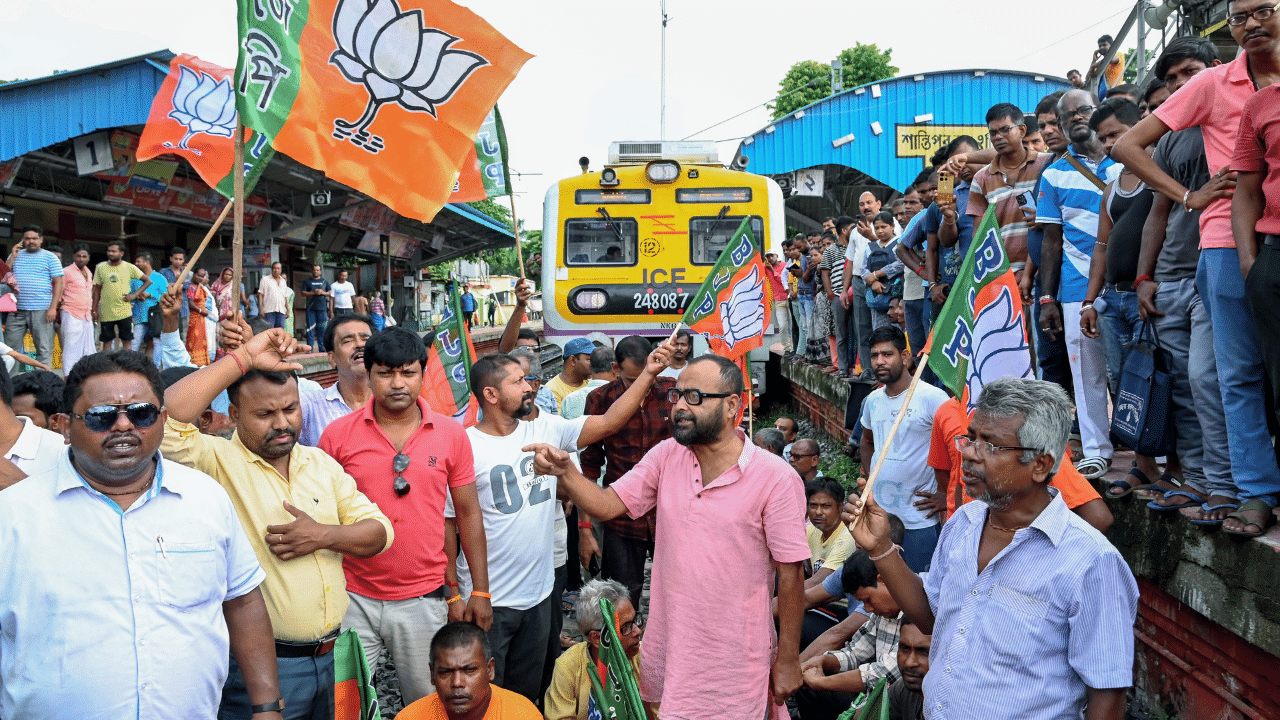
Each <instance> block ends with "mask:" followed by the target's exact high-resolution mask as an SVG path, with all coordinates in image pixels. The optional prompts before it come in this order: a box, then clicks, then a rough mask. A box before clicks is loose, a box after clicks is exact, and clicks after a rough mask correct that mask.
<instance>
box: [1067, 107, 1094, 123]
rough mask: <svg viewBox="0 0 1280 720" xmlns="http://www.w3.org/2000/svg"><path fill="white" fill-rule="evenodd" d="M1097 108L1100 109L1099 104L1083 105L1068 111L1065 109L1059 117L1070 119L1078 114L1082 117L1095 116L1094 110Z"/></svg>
mask: <svg viewBox="0 0 1280 720" xmlns="http://www.w3.org/2000/svg"><path fill="white" fill-rule="evenodd" d="M1097 109H1098V106H1097V105H1081V106H1080V107H1078V108H1076V109H1075V110H1067V111H1065V112H1063V113H1061V114H1060V115H1059V118H1060V119H1061V120H1070V119H1071V118H1073V117H1076V116H1079V117H1082V118H1087V117H1092V116H1093V111H1094V110H1097ZM1061 120H1060V121H1061Z"/></svg>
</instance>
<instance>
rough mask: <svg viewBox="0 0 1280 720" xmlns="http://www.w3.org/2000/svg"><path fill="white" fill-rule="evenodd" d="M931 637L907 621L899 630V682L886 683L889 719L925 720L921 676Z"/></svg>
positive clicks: (925, 671)
mask: <svg viewBox="0 0 1280 720" xmlns="http://www.w3.org/2000/svg"><path fill="white" fill-rule="evenodd" d="M932 644H933V636H932V635H926V634H924V633H923V632H921V630H920V628H918V627H916V626H915V624H914V623H911V622H908V621H907V620H903V621H902V628H901V630H899V632H898V673H899V674H900V675H901V676H902V678H901V679H900V680H898V682H896V683H894V684H892V685H890V686H889V720H924V690H923V688H924V676H925V675H926V674H928V672H929V649H930V646H931V645H932Z"/></svg>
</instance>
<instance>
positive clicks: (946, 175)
mask: <svg viewBox="0 0 1280 720" xmlns="http://www.w3.org/2000/svg"><path fill="white" fill-rule="evenodd" d="M937 199H938V200H947V201H949V202H955V199H956V176H955V175H953V174H952V173H951V171H950V170H939V171H938V195H937Z"/></svg>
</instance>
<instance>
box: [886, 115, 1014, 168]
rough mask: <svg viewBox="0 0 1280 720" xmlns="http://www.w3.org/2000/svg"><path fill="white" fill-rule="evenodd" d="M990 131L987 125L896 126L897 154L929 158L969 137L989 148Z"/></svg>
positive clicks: (925, 159) (927, 159) (981, 145)
mask: <svg viewBox="0 0 1280 720" xmlns="http://www.w3.org/2000/svg"><path fill="white" fill-rule="evenodd" d="M989 134H990V133H989V131H988V129H987V126H986V125H934V124H929V125H902V124H898V125H894V148H895V150H896V152H895V154H896V155H897V157H900V158H913V157H918V158H924V162H925V163H928V162H929V157H930V156H931V155H933V154H934V153H935V152H937V151H938V150H939V149H941V148H943V147H945V146H946V144H947V143H949V142H951V141H952V140H954V139H956V138H958V137H960V136H961V135H969V136H971V137H973V138H974V139H975V140H977V141H978V146H979V147H983V148H985V147H988V146H989V143H988V140H989V138H988V135H989Z"/></svg>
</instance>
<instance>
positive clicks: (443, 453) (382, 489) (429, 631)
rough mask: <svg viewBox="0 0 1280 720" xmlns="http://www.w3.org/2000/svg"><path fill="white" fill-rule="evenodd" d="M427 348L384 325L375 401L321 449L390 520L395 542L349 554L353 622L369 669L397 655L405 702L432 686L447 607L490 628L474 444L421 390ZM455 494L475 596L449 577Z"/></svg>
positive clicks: (367, 357)
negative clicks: (449, 510) (370, 552)
mask: <svg viewBox="0 0 1280 720" xmlns="http://www.w3.org/2000/svg"><path fill="white" fill-rule="evenodd" d="M426 362H427V348H426V346H425V345H423V343H422V340H421V339H420V338H419V337H418V336H417V335H416V334H415V333H412V332H409V331H408V330H405V329H403V328H399V327H391V328H387V329H385V330H383V331H381V332H379V333H376V334H375V335H374V336H373V337H371V338H370V339H369V341H368V343H367V344H366V345H365V347H364V366H365V369H366V370H367V371H368V372H369V385H370V389H371V391H372V392H373V399H372V400H371V401H370V402H369V403H368V404H367V405H365V406H364V407H363V408H360V409H358V410H355V411H353V412H352V413H351V414H349V415H344V416H343V417H340V418H338V419H337V420H334V421H333V422H331V423H329V427H327V428H325V431H324V434H323V435H321V436H320V449H321V450H324V451H325V452H327V453H329V454H330V455H332V456H333V457H334V459H336V460H337V461H338V462H339V463H341V464H342V466H343V468H345V469H346V471H347V472H348V473H350V474H351V476H352V477H354V478H355V480H356V487H358V488H359V489H360V491H361V492H363V493H364V494H365V495H366V496H368V497H369V499H370V500H373V501H374V502H376V503H377V504H378V507H379V508H381V509H382V511H383V512H384V513H386V515H387V517H388V518H390V519H391V523H392V526H393V527H394V528H395V529H396V532H397V537H396V542H395V543H394V544H392V546H391V547H390V548H389V549H388V550H387V551H386V552H384V553H382V554H381V555H379V556H377V557H373V558H367V559H356V558H352V557H347V558H346V559H345V560H344V562H343V569H344V570H345V571H346V576H347V594H348V595H350V596H351V606H350V608H349V609H348V610H347V615H346V618H345V619H344V620H343V625H344V626H345V627H350V628H355V630H356V632H357V633H358V634H359V635H360V642H361V643H362V644H363V645H364V651H365V655H366V657H367V658H368V660H369V666H370V667H377V663H378V660H379V658H380V657H381V656H382V653H383V650H386V651H387V652H389V653H391V660H392V662H394V663H395V667H396V675H397V676H398V677H399V680H400V694H401V696H403V697H404V702H405V703H406V704H408V703H411V702H413V701H414V700H417V699H419V698H423V697H426V696H427V695H430V694H431V693H432V692H433V689H434V687H433V685H432V678H431V668H430V664H431V638H432V637H434V636H435V634H436V631H437V630H439V629H440V628H441V627H443V626H444V625H445V623H446V622H448V606H449V605H448V604H449V603H451V602H463V603H466V612H465V613H464V618H465V619H466V620H469V621H473V622H475V623H476V624H477V625H479V626H480V627H482V628H486V629H487V628H488V627H489V624H490V623H491V622H492V620H493V609H492V608H491V607H490V604H489V593H488V590H489V565H488V550H487V549H486V546H485V535H484V523H483V521H482V519H481V514H480V503H479V500H478V499H477V497H476V484H475V480H476V477H475V465H474V460H473V458H472V455H471V442H470V441H469V440H468V439H467V434H466V432H465V431H464V430H463V429H462V426H461V425H459V424H458V423H457V422H456V421H454V420H453V419H452V418H450V417H447V416H444V415H441V414H439V413H436V412H434V411H432V410H431V409H430V408H429V407H427V404H426V401H425V400H423V399H422V397H421V391H422V371H423V369H424V368H425V366H426ZM446 495H448V496H450V497H451V498H452V500H453V507H454V509H455V512H456V515H457V527H458V533H459V536H460V539H461V544H462V552H463V554H464V555H465V556H466V558H467V561H468V562H469V564H470V566H471V578H472V581H473V583H474V586H473V590H472V592H471V593H470V597H469V598H462V597H460V596H458V594H457V593H456V592H449V591H450V590H451V588H449V587H448V586H447V585H446V584H445V566H446V560H445V554H444V535H445V524H444V507H445V496H446Z"/></svg>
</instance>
